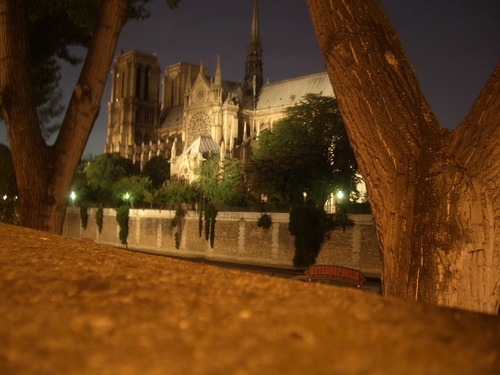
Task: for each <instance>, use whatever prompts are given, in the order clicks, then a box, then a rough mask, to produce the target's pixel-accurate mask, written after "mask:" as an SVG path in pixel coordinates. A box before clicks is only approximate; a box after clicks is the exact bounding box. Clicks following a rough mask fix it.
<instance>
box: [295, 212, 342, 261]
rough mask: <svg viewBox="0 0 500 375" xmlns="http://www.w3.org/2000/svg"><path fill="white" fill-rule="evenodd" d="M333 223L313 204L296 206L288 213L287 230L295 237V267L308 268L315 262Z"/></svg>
mask: <svg viewBox="0 0 500 375" xmlns="http://www.w3.org/2000/svg"><path fill="white" fill-rule="evenodd" d="M334 226H335V225H334V222H333V220H332V218H331V217H330V216H328V215H327V214H326V213H325V211H324V210H323V209H322V208H318V207H315V206H314V204H310V203H309V204H301V205H297V206H296V207H294V208H293V209H292V210H291V211H290V222H289V224H288V230H289V232H290V234H292V235H293V236H294V237H295V240H294V245H295V255H294V257H293V265H294V266H295V267H304V268H307V267H310V266H312V265H313V264H314V262H315V261H316V257H317V256H318V254H319V251H320V250H321V245H322V244H323V242H324V241H325V239H326V236H327V234H328V232H329V231H331V230H332V229H333V228H334Z"/></svg>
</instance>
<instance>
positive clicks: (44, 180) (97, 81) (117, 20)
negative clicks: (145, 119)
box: [0, 0, 129, 233]
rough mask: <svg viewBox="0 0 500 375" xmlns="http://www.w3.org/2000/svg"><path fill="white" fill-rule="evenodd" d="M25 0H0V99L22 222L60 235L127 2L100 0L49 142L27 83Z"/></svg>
mask: <svg viewBox="0 0 500 375" xmlns="http://www.w3.org/2000/svg"><path fill="white" fill-rule="evenodd" d="M27 3H28V1H27V0H0V35H1V38H2V39H1V43H0V102H1V104H2V108H3V113H4V118H5V123H6V128H7V135H8V137H9V144H10V148H11V152H12V158H13V162H14V167H15V170H16V178H17V185H18V193H19V210H20V212H19V214H20V218H19V219H20V224H21V225H22V226H26V227H30V228H34V229H40V230H44V231H49V232H53V233H61V231H62V225H63V222H64V214H65V211H66V206H67V198H68V190H69V188H70V184H71V181H72V179H73V175H74V172H75V170H76V167H77V165H78V162H79V160H80V158H81V155H82V153H83V150H84V148H85V144H86V143H87V140H88V137H89V135H90V132H91V130H92V127H93V125H94V121H95V119H96V117H97V115H98V113H99V108H100V101H101V97H102V93H103V90H104V86H105V84H106V79H107V76H108V70H109V67H110V65H111V62H112V59H113V55H114V51H115V48H116V44H117V42H118V37H119V35H120V31H121V28H122V25H123V23H124V21H125V19H126V12H127V8H128V5H129V1H128V0H104V1H102V5H101V8H100V13H99V17H98V20H97V22H96V26H95V28H94V32H93V36H92V41H91V44H90V47H89V50H88V53H87V57H86V59H85V63H84V65H83V68H82V72H81V75H80V78H79V80H78V83H77V85H76V88H75V90H74V92H73V95H72V98H71V101H70V104H69V106H68V109H67V112H66V115H65V118H64V121H63V124H62V127H61V130H60V132H59V134H58V137H57V139H56V141H55V143H54V145H53V146H50V147H49V146H47V145H46V144H45V142H44V140H43V138H42V135H41V132H40V128H39V123H38V118H37V113H36V108H35V105H34V100H33V92H32V87H31V82H30V75H29V72H30V67H29V61H30V59H29V49H28V45H29V36H28V20H27Z"/></svg>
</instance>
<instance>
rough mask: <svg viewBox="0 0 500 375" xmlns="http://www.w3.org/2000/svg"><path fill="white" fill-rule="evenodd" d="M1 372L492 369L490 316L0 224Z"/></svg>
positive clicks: (495, 356)
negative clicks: (191, 261) (130, 250)
mask: <svg viewBox="0 0 500 375" xmlns="http://www.w3.org/2000/svg"><path fill="white" fill-rule="evenodd" d="M0 301H1V303H0V316H1V317H2V319H0V373H1V374H162V375H163V374H306V373H307V374H419V375H420V374H499V373H500V350H499V348H500V320H499V318H498V317H495V316H489V315H482V314H475V313H470V312H465V311H457V310H452V309H445V308H439V307H435V306H429V305H425V304H417V303H413V302H409V301H401V300H394V299H387V298H382V297H378V296H375V295H371V294H367V293H362V292H359V291H356V290H351V289H341V288H335V287H331V286H326V285H319V284H306V283H300V282H298V281H292V280H284V279H278V278H272V277H269V276H265V275H257V274H249V273H244V272H237V271H233V270H227V269H219V268H216V267H213V266H208V265H203V264H193V263H189V262H184V261H180V260H174V259H169V258H165V257H160V256H154V255H146V254H140V253H135V252H129V251H125V250H118V249H113V248H107V247H104V246H101V245H96V244H94V243H92V242H86V241H79V240H74V239H69V238H64V237H59V236H53V235H49V234H47V233H43V232H36V231H32V230H28V229H23V228H16V227H11V226H7V225H3V224H0Z"/></svg>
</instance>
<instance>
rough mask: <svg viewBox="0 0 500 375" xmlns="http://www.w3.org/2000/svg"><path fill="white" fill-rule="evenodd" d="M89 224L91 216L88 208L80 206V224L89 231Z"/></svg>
mask: <svg viewBox="0 0 500 375" xmlns="http://www.w3.org/2000/svg"><path fill="white" fill-rule="evenodd" d="M88 222H89V214H88V211H87V206H86V205H83V206H80V223H81V225H82V228H83V229H87V224H88Z"/></svg>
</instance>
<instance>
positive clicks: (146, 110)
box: [105, 51, 160, 158]
mask: <svg viewBox="0 0 500 375" xmlns="http://www.w3.org/2000/svg"><path fill="white" fill-rule="evenodd" d="M111 74H112V88H111V101H110V102H109V103H108V134H107V138H106V146H105V152H119V153H120V155H121V156H123V157H129V158H134V156H135V153H136V152H138V153H140V152H141V151H145V149H146V148H147V147H148V146H149V145H150V144H151V143H152V142H156V139H155V138H156V128H157V127H158V126H159V111H160V107H159V89H160V67H159V65H158V59H157V57H156V55H154V54H153V55H151V54H145V53H141V52H137V51H130V52H127V53H120V55H118V57H117V58H116V59H115V64H114V66H113V70H112V72H111ZM143 149H144V150H143ZM132 154H133V155H132Z"/></svg>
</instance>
